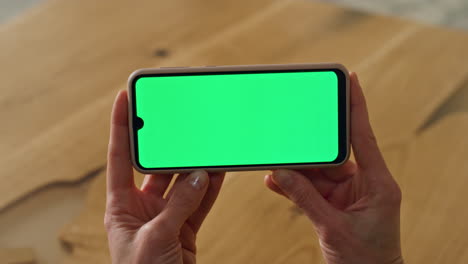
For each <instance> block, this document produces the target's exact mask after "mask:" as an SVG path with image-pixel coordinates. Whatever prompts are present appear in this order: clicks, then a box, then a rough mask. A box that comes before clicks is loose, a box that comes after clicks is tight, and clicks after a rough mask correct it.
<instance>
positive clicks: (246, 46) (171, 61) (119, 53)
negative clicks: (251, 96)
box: [0, 0, 468, 208]
mask: <svg viewBox="0 0 468 264" xmlns="http://www.w3.org/2000/svg"><path fill="white" fill-rule="evenodd" d="M176 10H177V12H176ZM214 10H218V12H214ZM219 10H225V12H219ZM135 14H138V15H135ZM187 21H190V23H187ZM467 36H468V35H467V34H462V33H460V32H452V31H447V30H442V29H439V28H434V27H427V26H422V25H418V24H414V23H409V22H405V21H401V20H398V19H394V18H389V17H381V16H374V15H369V14H367V13H361V12H357V11H349V10H346V9H340V8H337V7H334V6H331V5H328V4H323V3H313V2H310V1H305V0H296V1H293V0H289V1H267V0H263V1H255V2H249V4H242V2H239V1H223V4H220V3H218V2H216V1H214V0H210V1H201V0H200V1H194V2H191V4H187V3H186V2H184V1H182V0H177V1H170V2H167V1H166V2H165V1H143V2H141V3H140V4H139V5H135V4H133V2H131V1H123V0H121V1H113V2H112V4H109V2H107V1H99V2H95V1H90V0H87V1H76V0H75V1H58V0H56V1H49V2H47V3H46V4H45V5H43V6H42V8H39V9H38V10H36V11H35V12H31V14H29V16H26V17H25V18H24V19H20V20H17V21H16V22H15V23H13V24H12V25H9V26H5V27H3V28H2V29H1V31H0V58H2V62H5V63H4V64H2V65H5V66H4V67H2V68H1V70H2V76H3V79H4V87H5V88H4V94H3V96H2V97H1V98H0V110H1V111H0V117H1V118H3V119H4V120H5V119H7V120H9V125H8V126H3V127H2V128H0V130H1V133H2V138H1V140H0V146H1V148H0V151H1V152H0V155H2V157H4V158H3V159H2V160H1V161H0V166H1V167H2V168H3V169H2V171H1V174H0V178H1V179H9V180H8V181H5V184H2V185H1V186H0V193H2V195H1V196H0V208H4V207H5V206H6V205H8V204H9V203H11V202H12V201H14V200H16V199H18V198H19V197H21V196H22V195H24V194H26V193H28V192H30V191H31V190H34V189H37V188H38V187H40V186H44V185H46V184H49V183H52V182H57V181H74V180H77V179H80V178H81V177H83V176H84V175H86V174H87V173H88V172H89V171H92V170H94V169H96V168H98V167H100V166H102V165H103V164H104V163H105V151H106V146H107V131H108V125H107V123H108V115H109V109H110V107H111V104H112V100H113V98H114V94H115V92H116V90H117V89H123V88H124V87H125V80H126V78H127V76H128V74H129V73H130V72H131V71H132V70H133V69H136V68H141V67H150V66H161V65H164V66H174V65H225V64H253V63H295V62H296V63H298V62H322V61H339V62H342V63H344V64H345V65H347V66H348V67H349V69H352V70H355V71H358V72H359V73H360V75H361V79H362V80H363V83H364V84H365V86H364V88H365V90H366V93H368V99H369V107H370V109H371V118H372V121H373V122H374V123H376V133H377V135H378V136H379V139H380V140H381V142H382V144H383V145H386V144H390V143H398V142H401V141H404V140H406V139H408V137H409V136H410V135H411V134H413V133H414V132H415V131H416V130H417V129H418V128H419V127H420V125H421V124H423V123H424V122H425V120H426V119H427V117H428V116H429V115H430V114H431V113H432V112H433V111H434V109H436V108H437V107H438V106H439V105H440V104H441V103H442V102H443V100H444V99H445V98H446V97H447V96H449V95H450V94H451V93H453V92H454V91H455V90H456V88H457V85H458V84H459V83H460V82H462V81H463V80H464V79H465V78H466V77H467V74H468V73H467V71H468V70H467V69H466V67H461V65H462V64H463V62H464V61H466V59H468V51H467V50H466V49H464V46H466V45H467V44H468V37H467ZM428 56H430V57H431V61H432V62H433V63H431V64H430V65H429V66H428V64H427V62H426V60H425V59H426V58H427V57H428ZM31 58H34V59H31ZM440 72H441V73H444V74H449V73H450V76H451V78H448V80H447V78H445V77H443V76H444V75H443V74H439V73H440ZM436 73H437V74H436ZM413 98H414V99H413ZM45 150H47V151H45ZM25 164H27V165H25ZM51 164H53V165H54V166H53V169H51ZM11 175H15V177H13V178H12V176H11ZM30 175H35V176H34V177H31V176H30ZM13 186H15V187H14V188H13Z"/></svg>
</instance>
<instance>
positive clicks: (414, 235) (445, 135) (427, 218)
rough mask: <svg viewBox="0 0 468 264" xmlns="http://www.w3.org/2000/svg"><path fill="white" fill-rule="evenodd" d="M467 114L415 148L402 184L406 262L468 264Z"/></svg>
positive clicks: (436, 128)
mask: <svg viewBox="0 0 468 264" xmlns="http://www.w3.org/2000/svg"><path fill="white" fill-rule="evenodd" d="M467 133H468V114H466V113H462V114H453V115H450V116H449V117H447V118H444V119H442V120H441V121H440V122H438V123H437V124H435V125H434V126H432V127H429V128H428V130H427V131H425V132H424V133H422V134H421V136H420V137H418V139H417V140H415V141H414V142H412V143H411V145H410V149H409V154H408V159H407V162H406V167H405V168H404V171H403V177H402V179H400V185H401V187H402V190H403V205H402V220H403V221H402V242H403V248H404V255H405V258H406V262H407V263H434V264H437V263H441V264H442V263H453V264H462V263H467V262H468V252H467V251H466V248H467V247H468V226H467V225H466V219H468V211H467V210H466V209H465V208H466V201H467V199H468V193H467V192H466V190H467V188H468V177H466V176H467V175H468V163H467V162H466V157H467V155H468V139H467V137H466V135H467Z"/></svg>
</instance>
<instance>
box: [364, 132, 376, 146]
mask: <svg viewBox="0 0 468 264" xmlns="http://www.w3.org/2000/svg"><path fill="white" fill-rule="evenodd" d="M364 140H365V141H366V143H371V144H375V145H377V137H376V136H375V134H374V133H373V132H372V131H369V132H368V133H366V135H365V136H364Z"/></svg>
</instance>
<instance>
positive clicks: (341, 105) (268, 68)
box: [128, 63, 350, 173]
mask: <svg viewBox="0 0 468 264" xmlns="http://www.w3.org/2000/svg"><path fill="white" fill-rule="evenodd" d="M307 71H315V72H320V71H333V72H335V73H336V75H337V78H338V130H339V131H338V133H339V136H338V140H339V143H338V155H337V158H336V159H335V160H334V161H331V162H310V163H281V164H247V165H226V166H191V167H162V168H145V167H143V166H141V164H140V163H139V160H138V138H137V130H138V128H137V126H136V123H137V122H136V120H137V119H136V118H137V116H136V105H135V103H136V102H135V100H136V96H134V95H135V89H136V87H135V84H136V81H137V80H138V79H139V78H142V77H155V76H184V75H185V76H187V75H213V74H249V73H275V72H307ZM128 103H129V104H128V113H129V114H128V118H129V134H130V150H131V159H132V163H133V165H134V167H135V169H136V170H138V171H139V172H142V173H180V172H189V171H193V170H196V169H204V170H207V171H241V170H271V169H280V168H289V169H301V168H313V167H333V166H339V165H341V164H343V163H344V162H346V161H347V160H348V158H349V150H350V147H349V76H348V71H347V70H346V68H345V67H344V66H343V65H341V64H337V63H327V64H323V63H322V64H280V65H241V66H207V67H167V68H155V69H140V70H137V71H135V72H133V73H132V74H131V75H130V77H129V80H128Z"/></svg>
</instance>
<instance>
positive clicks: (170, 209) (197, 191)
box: [157, 170, 209, 233]
mask: <svg viewBox="0 0 468 264" xmlns="http://www.w3.org/2000/svg"><path fill="white" fill-rule="evenodd" d="M180 176H181V175H179V178H178V179H177V181H176V182H175V184H174V186H173V187H172V188H173V193H172V195H171V197H170V198H169V201H168V202H167V204H166V206H165V207H164V209H163V210H162V211H161V213H160V214H159V216H158V217H157V218H158V222H163V223H164V228H165V229H166V231H169V232H172V233H177V232H179V230H180V228H181V227H182V226H183V225H184V223H185V221H187V219H188V218H189V217H190V216H191V215H192V214H193V213H194V212H195V211H196V210H197V208H198V207H199V206H200V203H201V201H202V200H203V197H204V196H205V193H206V190H207V189H208V182H209V178H208V173H207V172H206V171H203V170H197V171H194V172H192V173H190V174H189V175H188V176H186V177H180Z"/></svg>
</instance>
